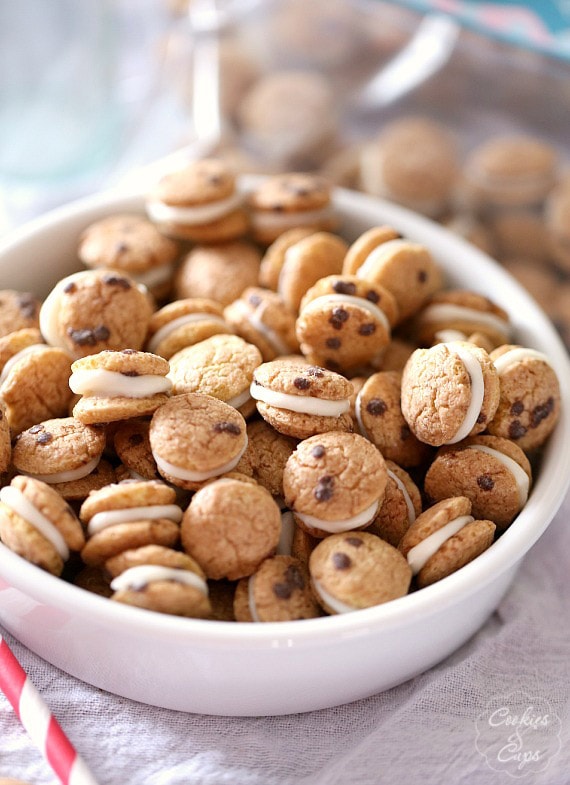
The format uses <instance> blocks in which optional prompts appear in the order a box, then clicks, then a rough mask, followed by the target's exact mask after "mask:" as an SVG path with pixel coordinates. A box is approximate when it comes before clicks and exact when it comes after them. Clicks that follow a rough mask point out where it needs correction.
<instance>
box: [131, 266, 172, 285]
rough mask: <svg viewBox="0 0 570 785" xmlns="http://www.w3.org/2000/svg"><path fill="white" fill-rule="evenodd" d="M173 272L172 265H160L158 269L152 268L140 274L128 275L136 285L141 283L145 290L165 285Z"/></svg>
mask: <svg viewBox="0 0 570 785" xmlns="http://www.w3.org/2000/svg"><path fill="white" fill-rule="evenodd" d="M173 271H174V264H172V263H169V264H161V265H159V266H158V267H152V268H151V269H150V270H145V271H144V272H141V273H128V275H130V276H131V278H134V279H135V281H137V283H142V284H143V286H146V287H147V289H150V288H152V287H153V286H159V285H160V284H161V283H165V282H166V281H168V279H169V278H170V277H171V276H172V273H173Z"/></svg>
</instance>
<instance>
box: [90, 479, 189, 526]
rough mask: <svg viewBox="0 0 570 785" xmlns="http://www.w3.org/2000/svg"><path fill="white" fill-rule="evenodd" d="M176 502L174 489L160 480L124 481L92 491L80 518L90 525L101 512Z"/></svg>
mask: <svg viewBox="0 0 570 785" xmlns="http://www.w3.org/2000/svg"><path fill="white" fill-rule="evenodd" d="M175 501H176V491H175V490H174V488H171V487H170V486H168V485H166V484H165V483H164V482H161V481H160V480H123V481H122V482H117V483H111V484H110V485H107V486H105V487H104V488H101V489H99V490H97V491H92V492H91V493H90V494H89V496H88V497H87V498H86V499H85V501H84V502H83V504H82V505H81V510H80V513H79V517H80V518H81V520H82V521H83V522H84V523H89V521H90V520H91V518H92V517H93V516H94V515H96V514H97V513H100V512H108V511H109V510H123V509H128V508H130V507H148V506H150V505H166V504H174V503H175Z"/></svg>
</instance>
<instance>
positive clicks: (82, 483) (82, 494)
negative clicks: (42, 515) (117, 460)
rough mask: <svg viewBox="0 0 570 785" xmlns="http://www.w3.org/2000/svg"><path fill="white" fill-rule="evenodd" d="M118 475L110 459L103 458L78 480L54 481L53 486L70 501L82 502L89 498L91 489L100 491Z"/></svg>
mask: <svg viewBox="0 0 570 785" xmlns="http://www.w3.org/2000/svg"><path fill="white" fill-rule="evenodd" d="M116 479H117V475H116V472H115V469H114V467H113V465H112V464H110V463H109V461H106V460H105V459H104V458H102V459H101V460H100V461H99V463H98V464H97V466H96V467H95V468H94V469H93V471H92V472H90V473H89V474H87V475H86V476H85V477H80V478H79V479H78V480H68V481H67V482H56V483H52V488H53V489H54V490H55V491H57V492H58V493H59V494H60V495H61V496H63V498H64V499H66V500H67V501H68V502H70V503H71V502H82V501H83V499H85V498H87V496H89V494H90V493H91V491H98V490H99V489H100V488H104V487H105V486H106V485H109V484H110V483H112V482H115V480H116Z"/></svg>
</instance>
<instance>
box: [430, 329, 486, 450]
mask: <svg viewBox="0 0 570 785" xmlns="http://www.w3.org/2000/svg"><path fill="white" fill-rule="evenodd" d="M441 345H442V346H447V348H448V349H449V351H450V352H452V353H453V354H456V355H457V356H458V357H459V359H460V360H461V362H462V363H463V365H464V366H465V369H466V371H467V373H468V374H469V378H470V379H471V399H470V401H469V406H468V407H467V411H466V412H465V417H464V418H463V422H462V423H461V425H460V426H459V428H458V429H457V431H456V432H455V436H453V438H451V439H448V440H447V441H446V442H444V444H456V443H457V442H460V441H461V440H462V439H465V438H466V437H467V436H469V434H470V433H471V431H472V429H473V428H474V427H475V424H476V423H477V418H478V417H479V414H480V412H481V407H482V406H483V398H484V396H485V381H484V379H483V369H482V368H481V363H480V362H479V360H478V359H477V358H476V357H475V355H473V354H472V353H471V352H470V351H469V349H465V348H464V347H463V346H462V345H461V344H460V343H456V342H454V341H451V342H450V343H444V344H441Z"/></svg>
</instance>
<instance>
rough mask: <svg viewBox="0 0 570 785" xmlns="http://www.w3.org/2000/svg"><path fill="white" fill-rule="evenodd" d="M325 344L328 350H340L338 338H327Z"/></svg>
mask: <svg viewBox="0 0 570 785" xmlns="http://www.w3.org/2000/svg"><path fill="white" fill-rule="evenodd" d="M325 343H326V345H327V347H328V348H329V349H340V345H341V342H340V338H327V340H326V342H325Z"/></svg>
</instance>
